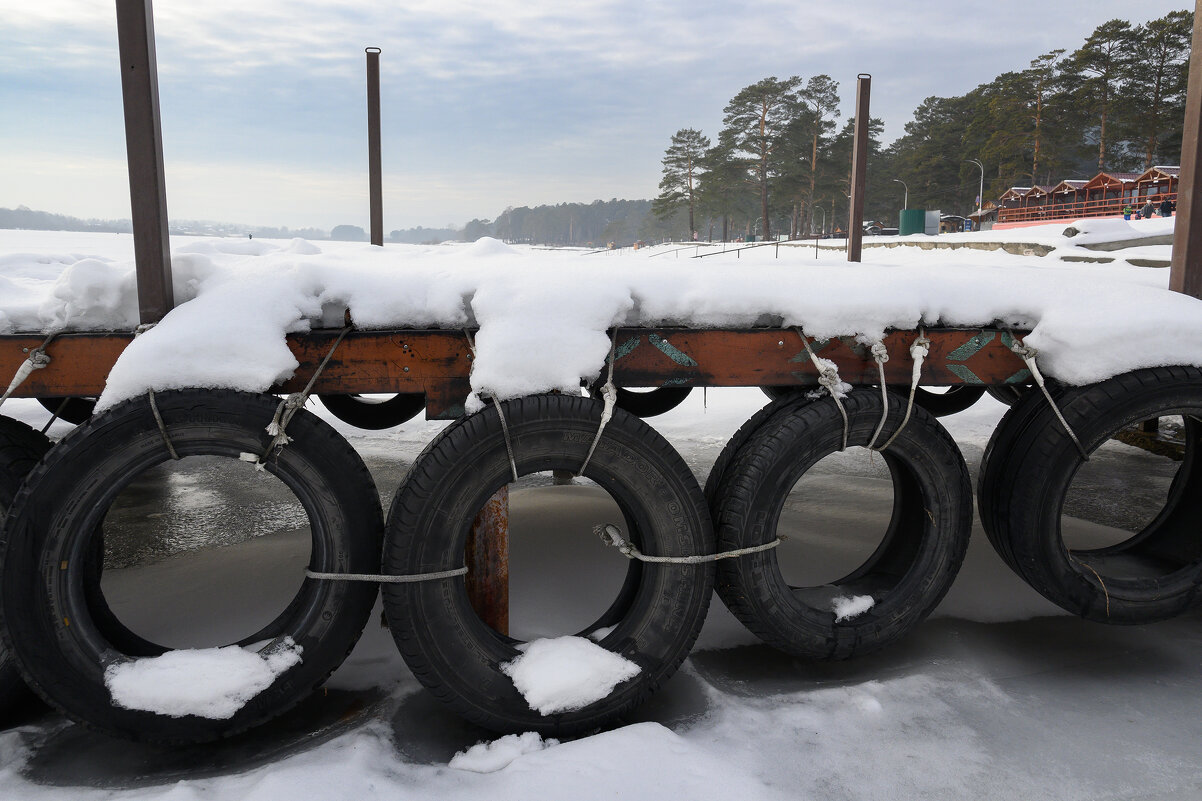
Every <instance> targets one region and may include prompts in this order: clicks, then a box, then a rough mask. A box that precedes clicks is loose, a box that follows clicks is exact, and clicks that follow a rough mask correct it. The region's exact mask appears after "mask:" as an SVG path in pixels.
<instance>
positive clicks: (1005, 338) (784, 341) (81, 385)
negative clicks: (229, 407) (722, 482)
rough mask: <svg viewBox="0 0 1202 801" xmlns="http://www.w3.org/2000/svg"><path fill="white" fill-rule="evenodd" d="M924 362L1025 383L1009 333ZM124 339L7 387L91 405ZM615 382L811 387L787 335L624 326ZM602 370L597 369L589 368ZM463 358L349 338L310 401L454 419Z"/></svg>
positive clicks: (437, 336) (862, 361) (931, 379)
mask: <svg viewBox="0 0 1202 801" xmlns="http://www.w3.org/2000/svg"><path fill="white" fill-rule="evenodd" d="M337 336H338V331H336V330H321V331H311V332H308V333H304V334H289V335H288V346H289V347H290V348H291V349H292V352H293V353H294V354H295V355H296V357H297V361H298V362H300V367H298V368H297V370H296V374H295V376H294V377H293V378H291V379H289V380H288V381H285V382H284V383H282V384H280V385H278V386H277V387H275V388H273V391H278V392H294V391H297V390H299V389H301V388H303V387H304V385H305V383H307V382H308V380H309V378H310V376H312V374H313V371H314V369H316V367H317V365H318V363H320V361H321V360H322V359H323V358H324V357H325V355H326V353H328V352H329V349H330V346H331V345H332V344H333V342H334V340H335V339H336V338H337ZM917 336H918V333H917V332H915V331H894V332H892V333H890V334H888V336H886V338H885V344H886V347H887V348H888V351H889V354H890V359H889V361H888V362H887V363H886V365H885V380H886V381H887V382H888V383H891V384H909V383H910V373H911V367H912V364H911V360H910V354H909V349H910V345H911V344H912V343H913V341H914V339H915V338H916V337H917ZM927 336H928V337H929V339H930V340H931V353H930V356H929V357H928V359H927V360H926V362H925V363H924V365H923V372H922V383H923V384H934V385H952V384H962V383H969V384H982V383H984V384H1001V383H1006V382H1011V383H1014V382H1022V381H1024V380H1025V379H1026V377H1027V376H1026V373H1025V372H1024V369H1025V368H1024V366H1023V363H1022V361H1021V360H1020V359H1019V358H1018V357H1017V356H1015V355H1014V353H1012V352H1011V351H1010V349H1009V347H1008V345H1007V343H1008V342H1009V341H1010V340H1009V337H1010V335H1009V334H1007V333H1005V332H1002V331H996V330H984V331H982V330H979V329H938V330H934V331H929V332H928V333H927ZM43 339H44V338H43V337H41V336H22V335H9V336H0V382H5V383H6V382H7V378H6V377H7V376H12V375H13V374H14V373H15V372H16V371H17V368H18V367H20V365H21V363H22V362H23V361H24V360H25V358H26V356H27V355H28V353H29V351H30V350H32V349H33V348H36V347H38V346H39V345H41V344H42V342H43ZM132 339H133V335H132V334H128V333H124V334H115V333H104V334H64V335H62V336H59V337H57V338H56V339H55V340H54V341H53V342H52V343H51V344H50V345H49V347H48V348H47V353H48V354H49V356H50V358H51V362H50V365H49V366H48V367H46V368H45V369H42V370H36V371H34V372H33V373H32V374H31V375H30V377H29V378H28V379H27V380H26V381H25V383H24V384H22V385H21V386H20V387H18V388H17V391H16V393H15V395H16V396H18V397H39V396H59V395H77V396H79V395H82V396H94V395H98V394H100V392H101V391H102V390H103V388H104V380H105V376H107V375H108V372H109V370H110V369H111V368H112V366H113V363H114V362H115V361H116V360H117V357H118V356H119V355H120V353H121V351H122V350H124V348H125V346H126V345H127V344H129V342H130V341H131V340H132ZM617 341H618V347H617V353H618V358H617V360H616V362H615V365H614V380H615V383H617V384H618V385H619V386H774V385H814V384H816V383H817V377H818V376H817V371H816V370H815V369H814V367H813V365H811V364H810V361H809V358H808V356H807V355H806V352H805V348H804V347H803V346H802V343H801V338H800V337H799V335H798V334H797V332H795V331H793V330H791V329H745V330H729V329H687V328H659V329H646V328H623V329H620V330H619V331H618V332H617ZM811 347H813V348H814V350H815V352H816V353H817V354H818V355H819V356H820V357H822V358H825V359H830V360H831V361H833V362H835V363H836V365H837V366H838V368H839V375H840V377H841V378H842V379H843V380H844V381H846V382H847V383H849V384H875V383H878V381H879V378H878V374H877V367H876V363H875V362H874V361H873V360H872V356H871V354H870V353H869V351H868V349H867V348H866V347H865V346H863V345H861V344H859V343H857V342H855V340H854V339H853V338H851V337H844V338H840V339H833V340H830V341H829V342H825V341H824V342H812V345H811ZM597 369H598V370H600V369H601V365H600V364H598V365H597ZM470 373H471V353H470V350H469V348H468V345H467V338H466V337H465V336H464V334H463V332H461V331H442V330H403V331H352V332H351V333H350V334H348V335H347V337H346V339H345V340H343V342H342V344H340V345H339V346H338V348H337V350H336V351H335V352H334V356H333V357H332V358H331V359H330V362H329V364H328V365H327V366H326V369H325V370H324V371H323V372H322V375H321V377H320V378H319V379H318V381H317V384H316V385H315V391H316V392H318V393H343V394H346V393H368V392H424V393H426V395H427V398H428V401H429V404H430V405H429V408H428V409H427V415H428V416H431V417H437V416H455V415H457V414H461V413H462V405H463V401H464V399H465V398H466V397H467V394H468V389H469V386H468V377H469V375H470Z"/></svg>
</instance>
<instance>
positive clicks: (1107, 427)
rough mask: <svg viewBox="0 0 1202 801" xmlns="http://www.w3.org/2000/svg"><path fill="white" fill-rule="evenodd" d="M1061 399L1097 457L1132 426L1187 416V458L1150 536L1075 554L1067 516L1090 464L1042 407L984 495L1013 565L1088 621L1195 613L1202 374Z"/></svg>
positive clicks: (1155, 376)
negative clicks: (1069, 499) (1075, 483)
mask: <svg viewBox="0 0 1202 801" xmlns="http://www.w3.org/2000/svg"><path fill="white" fill-rule="evenodd" d="M1057 401H1058V405H1059V406H1060V409H1061V412H1062V413H1063V414H1064V417H1065V419H1066V421H1067V422H1068V425H1069V426H1070V427H1071V428H1072V430H1073V431H1074V432H1075V433H1076V435H1077V437H1078V438H1079V439H1080V440H1081V443H1082V445H1083V446H1084V448H1085V449H1086V451H1087V452H1089V453H1092V452H1093V451H1095V450H1097V449H1098V448H1099V447H1100V446H1101V445H1102V444H1103V443H1105V442H1106V441H1107V440H1108V439H1110V437H1111V436H1112V435H1113V434H1115V433H1116V432H1118V431H1119V430H1121V429H1122V428H1125V427H1126V426H1128V425H1131V424H1134V423H1138V422H1141V421H1143V420H1147V419H1150V418H1153V417H1159V416H1161V415H1174V414H1180V415H1182V416H1183V417H1184V418H1185V420H1186V436H1187V445H1186V450H1185V459H1184V461H1183V462H1182V464H1181V466H1180V468H1179V469H1178V472H1177V475H1176V477H1175V478H1174V480H1173V482H1172V485H1171V487H1170V489H1169V492H1168V496H1167V498H1166V502H1165V505H1164V507H1163V508H1162V509H1161V511H1160V513H1159V514H1158V515H1157V517H1156V518H1155V519H1154V520H1153V521H1152V522H1150V523H1149V524H1148V525H1147V526H1145V527H1144V528H1143V529H1142V530H1141V531H1139V532H1138V533H1136V534H1134V535H1133V536H1131V537H1130V538H1128V539H1126V540H1124V541H1122V542H1119V543H1117V544H1114V545H1110V546H1108V547H1104V548H1096V549H1080V550H1071V551H1070V550H1069V548H1068V547H1067V546H1066V545H1065V543H1064V540H1063V538H1062V534H1061V514H1062V512H1063V509H1064V504H1065V498H1066V495H1067V493H1068V490H1069V487H1070V485H1071V483H1072V480H1073V478H1074V476H1075V475H1076V473H1077V471H1078V470H1079V469H1080V467H1081V466H1082V464H1083V463H1084V460H1083V459H1082V457H1081V454H1080V453H1079V452H1078V451H1077V448H1076V445H1075V444H1074V443H1073V442H1072V439H1071V438H1070V437H1069V435H1068V433H1067V432H1066V431H1065V429H1064V426H1063V425H1061V423H1060V422H1059V420H1057V418H1056V416H1055V414H1054V412H1053V411H1052V409H1051V407H1050V406H1045V407H1044V408H1043V409H1040V410H1039V411H1038V412H1037V413H1035V414H1034V415H1033V416H1032V417H1031V419H1030V420H1029V421H1028V422H1027V424H1026V426H1025V427H1024V428H1023V430H1022V432H1021V436H1015V437H1014V438H1013V441H1012V442H1011V443H1010V445H1009V447H1008V448H1007V451H1006V453H1005V462H1004V464H1000V465H998V466H997V467H991V476H990V479H989V482H990V486H986V484H985V483H984V481H983V483H982V491H983V492H988V491H989V490H990V489H992V490H994V491H993V493H992V496H993V499H992V501H991V504H990V506H989V508H988V512H989V528H990V529H991V530H992V531H993V537H995V538H996V539H997V540H998V541H999V542H1000V543H1001V547H1002V548H1003V549H1005V551H1006V553H1008V554H1009V556H1010V559H1009V561H1010V563H1011V567H1013V568H1014V570H1015V572H1017V573H1018V575H1019V576H1021V577H1022V578H1023V579H1025V580H1026V581H1027V583H1028V584H1030V585H1031V587H1033V588H1034V589H1035V590H1036V591H1038V592H1039V593H1040V594H1042V595H1043V596H1044V597H1045V598H1047V599H1048V600H1050V601H1052V602H1053V603H1055V604H1057V605H1058V606H1060V607H1061V608H1062V609H1065V610H1066V611H1068V612H1071V613H1072V614H1075V615H1079V616H1080V617H1083V618H1086V619H1088V620H1094V621H1098V622H1104V623H1120V624H1123V623H1129V624H1135V623H1150V622H1154V621H1158V620H1165V619H1168V618H1171V617H1175V616H1176V615H1178V614H1181V613H1182V612H1184V611H1186V610H1187V609H1190V608H1191V607H1193V606H1195V605H1196V604H1197V602H1198V600H1199V598H1200V597H1202V594H1200V593H1199V586H1200V585H1202V543H1200V541H1199V539H1198V537H1197V531H1198V527H1199V525H1200V524H1202V515H1200V514H1199V507H1198V501H1197V499H1198V497H1199V491H1202V464H1200V459H1202V456H1200V455H1199V454H1200V452H1202V448H1200V447H1199V445H1200V439H1202V423H1199V422H1198V419H1199V418H1200V417H1202V371H1200V370H1197V369H1195V368H1186V367H1158V368H1152V369H1144V370H1136V371H1134V372H1130V373H1124V374H1122V375H1119V376H1115V377H1114V378H1111V379H1108V380H1106V381H1102V382H1100V383H1097V384H1091V385H1087V386H1082V387H1067V388H1064V389H1063V390H1061V394H1060V395H1059V398H1058V399H1057ZM1025 407H1027V404H1026V403H1025V402H1024V403H1022V404H1019V405H1018V406H1016V407H1015V409H1014V411H1015V413H1018V412H1019V410H1021V409H1024V408H1025ZM996 458H997V456H995V457H994V459H996ZM991 461H992V460H991Z"/></svg>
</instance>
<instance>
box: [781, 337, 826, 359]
mask: <svg viewBox="0 0 1202 801" xmlns="http://www.w3.org/2000/svg"><path fill="white" fill-rule="evenodd" d="M829 344H831V341H830V340H829V339H815V340H814V341H813V342H811V343H810V348H812V349H813V351H814V355H815V356H817V355H818V354H819V353H821V352H822V349H823V348H825V347H826V346H827V345H829ZM809 360H810V354H808V353H806V352H805V351H804V350H802V351H800V352H798V354H797V355H796V356H794V357H793V358H792V359H789V361H791V362H808V361H809Z"/></svg>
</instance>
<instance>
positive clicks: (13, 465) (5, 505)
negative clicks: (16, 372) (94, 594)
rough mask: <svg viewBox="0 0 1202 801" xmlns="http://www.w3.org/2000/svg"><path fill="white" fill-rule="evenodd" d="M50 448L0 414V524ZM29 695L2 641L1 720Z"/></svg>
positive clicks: (40, 436) (29, 430)
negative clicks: (28, 475) (21, 488)
mask: <svg viewBox="0 0 1202 801" xmlns="http://www.w3.org/2000/svg"><path fill="white" fill-rule="evenodd" d="M48 450H50V440H48V439H47V438H46V437H45V435H43V434H39V433H38V432H37V431H35V430H34V429H32V428H30V427H29V426H27V425H25V424H24V423H22V422H19V421H17V420H13V419H12V418H10V417H4V416H0V524H2V523H3V522H4V517H5V515H6V514H7V513H8V510H9V508H10V507H11V506H12V502H13V498H15V497H16V495H17V490H18V488H20V486H21V482H22V481H23V480H24V479H25V476H26V474H27V473H29V471H30V470H32V469H33V466H34V465H35V464H37V463H38V460H39V459H41V458H42V457H43V456H44V455H45V454H46V451H48ZM30 697H31V694H30V692H29V689H28V688H27V687H26V686H25V682H24V681H22V680H21V672H20V671H19V670H18V669H17V665H16V663H15V662H14V661H13V659H12V658H11V657H10V655H9V653H8V650H7V649H6V648H5V647H4V645H3V644H2V643H0V721H4V720H5V719H6V718H7V717H8V714H9V711H10V710H12V709H13V708H14V707H16V706H19V705H20V704H22V703H24V702H25V701H27V700H28V699H29V698H30Z"/></svg>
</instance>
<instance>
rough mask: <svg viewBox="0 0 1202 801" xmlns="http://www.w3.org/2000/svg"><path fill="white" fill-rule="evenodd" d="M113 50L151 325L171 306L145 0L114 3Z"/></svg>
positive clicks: (154, 72)
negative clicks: (116, 56)
mask: <svg viewBox="0 0 1202 801" xmlns="http://www.w3.org/2000/svg"><path fill="white" fill-rule="evenodd" d="M117 44H118V48H119V50H120V57H121V96H122V99H123V101H124V105H125V151H126V156H127V159H128V161H129V199H130V213H131V217H132V220H133V227H134V260H135V262H136V264H137V276H138V313H139V319H140V320H141V321H142V323H144V324H145V323H157V322H158V321H159V320H161V319H163V316H164V315H166V314H167V312H169V311H171V308H172V307H173V306H174V305H175V293H174V290H173V288H172V285H171V244H170V241H169V239H168V235H167V185H166V183H165V181H164V177H163V133H162V127H161V125H160V124H159V79H158V66H157V64H156V61H155V53H154V10H153V9H152V8H151V0H117Z"/></svg>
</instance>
